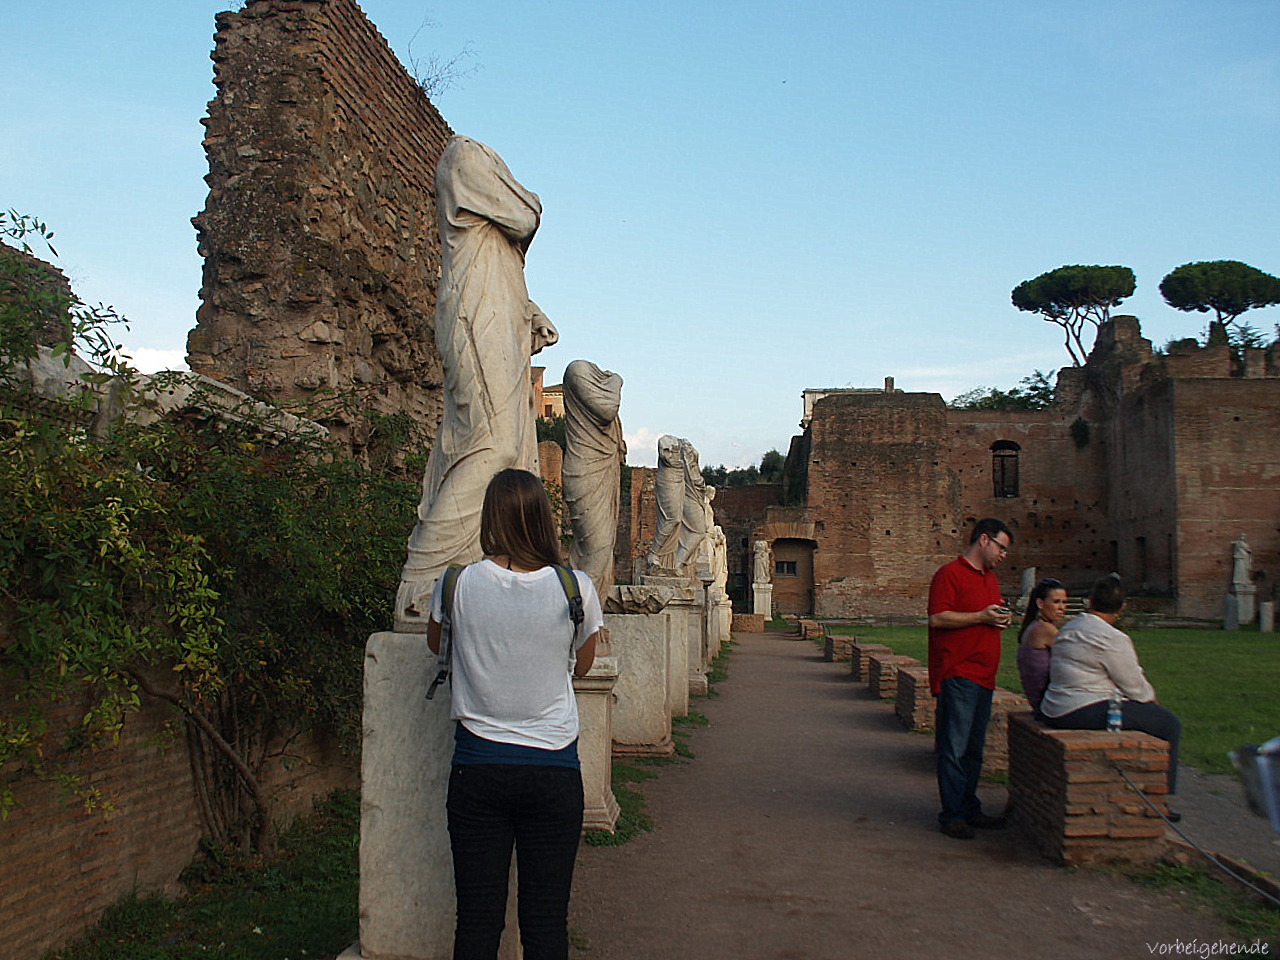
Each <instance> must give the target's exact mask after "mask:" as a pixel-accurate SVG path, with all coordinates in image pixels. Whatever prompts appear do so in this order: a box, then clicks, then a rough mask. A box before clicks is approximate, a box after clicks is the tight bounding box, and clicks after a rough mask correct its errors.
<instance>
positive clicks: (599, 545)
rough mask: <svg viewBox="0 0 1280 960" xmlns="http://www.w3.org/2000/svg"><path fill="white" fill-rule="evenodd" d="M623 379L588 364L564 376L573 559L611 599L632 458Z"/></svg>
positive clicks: (566, 488) (566, 487) (575, 364)
mask: <svg viewBox="0 0 1280 960" xmlns="http://www.w3.org/2000/svg"><path fill="white" fill-rule="evenodd" d="M621 405H622V377H620V376H618V374H616V373H611V372H610V371H608V370H601V369H600V368H599V367H598V366H596V365H595V364H594V363H591V362H590V361H589V360H575V361H573V363H571V364H569V366H568V367H567V368H566V369H565V372H564V420H565V428H564V429H565V449H564V465H563V467H562V470H561V475H562V477H563V479H564V502H565V505H566V507H567V508H568V511H569V527H570V529H571V530H572V531H573V544H572V546H571V547H570V549H569V560H570V563H572V564H573V566H574V567H576V568H577V569H579V570H583V571H585V572H586V573H587V575H588V576H590V577H591V579H592V581H593V582H594V583H595V586H596V592H597V593H598V594H599V595H600V596H602V597H603V596H607V595H608V593H609V588H610V587H611V586H613V542H614V539H615V537H616V534H617V529H618V505H619V491H618V481H619V477H620V474H621V472H622V460H623V458H624V457H625V456H626V453H627V445H626V442H625V441H624V440H623V439H622V421H621V420H619V419H618V409H619V407H620V406H621Z"/></svg>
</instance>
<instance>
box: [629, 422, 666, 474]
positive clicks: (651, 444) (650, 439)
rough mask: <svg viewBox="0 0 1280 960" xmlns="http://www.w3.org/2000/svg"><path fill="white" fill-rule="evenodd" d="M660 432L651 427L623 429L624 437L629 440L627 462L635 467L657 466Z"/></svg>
mask: <svg viewBox="0 0 1280 960" xmlns="http://www.w3.org/2000/svg"><path fill="white" fill-rule="evenodd" d="M660 436H662V434H660V433H658V431H657V430H654V429H652V428H650V427H641V428H640V429H638V430H625V429H624V430H623V431H622V438H623V439H624V440H626V441H627V463H629V464H631V465H632V466H633V467H656V466H657V465H658V437H660Z"/></svg>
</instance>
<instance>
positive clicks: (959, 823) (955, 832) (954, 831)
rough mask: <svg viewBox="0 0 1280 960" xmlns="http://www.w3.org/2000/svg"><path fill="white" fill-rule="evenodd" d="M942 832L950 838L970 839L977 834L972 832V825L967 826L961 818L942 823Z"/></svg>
mask: <svg viewBox="0 0 1280 960" xmlns="http://www.w3.org/2000/svg"><path fill="white" fill-rule="evenodd" d="M942 832H943V833H945V834H946V835H947V836H948V837H950V838H951V839H952V840H972V839H973V838H974V837H975V836H977V834H975V833H974V832H973V827H971V826H969V825H968V824H967V823H965V822H964V821H963V820H952V821H950V822H949V823H944V824H943V825H942Z"/></svg>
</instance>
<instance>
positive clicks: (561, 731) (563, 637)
mask: <svg viewBox="0 0 1280 960" xmlns="http://www.w3.org/2000/svg"><path fill="white" fill-rule="evenodd" d="M573 573H574V576H575V577H576V578H577V580H578V589H579V590H580V591H581V592H582V608H583V614H584V619H583V622H582V629H581V630H580V631H579V634H578V640H577V643H576V644H573V643H572V639H573V621H572V620H570V619H569V601H568V599H567V598H566V597H565V594H564V588H563V587H562V586H561V585H560V578H559V577H557V576H556V572H555V570H554V569H553V568H552V567H543V568H542V569H541V570H535V571H533V572H532V573H521V572H520V571H518V570H507V569H504V568H503V567H500V566H498V565H497V564H496V563H494V562H493V561H492V560H481V561H480V562H479V563H473V564H471V565H470V566H469V567H466V568H465V569H464V570H463V571H462V573H461V574H459V576H458V585H457V588H456V589H455V591H454V594H453V622H452V643H453V664H452V678H453V680H452V683H453V705H452V710H451V714H450V715H451V716H452V717H453V719H455V720H460V721H462V725H463V726H464V727H466V728H467V729H468V730H470V731H471V732H472V733H474V734H475V735H476V736H478V737H484V738H485V739H486V740H495V741H497V742H499V743H514V744H519V745H520V746H525V747H537V748H538V749H541V750H560V749H562V748H564V747H567V746H568V745H569V744H570V743H572V742H573V740H574V738H575V737H577V736H578V705H577V702H576V701H575V700H574V698H573V652H574V651H575V650H576V649H577V648H578V647H581V646H582V644H583V643H584V642H586V639H587V638H588V637H590V636H591V635H592V634H593V633H595V632H596V631H597V630H599V629H600V628H601V627H602V626H604V615H603V614H602V613H601V610H600V598H599V597H598V596H597V595H596V591H595V586H594V585H593V584H592V583H591V578H590V577H589V576H587V575H586V574H585V573H583V572H582V571H581V570H575V571H573ZM443 584H444V577H443V576H442V577H440V579H439V580H437V581H436V589H435V593H434V595H433V596H432V598H431V616H432V619H434V620H436V621H437V622H443V620H444V602H443V599H442V596H443V591H442V585H443Z"/></svg>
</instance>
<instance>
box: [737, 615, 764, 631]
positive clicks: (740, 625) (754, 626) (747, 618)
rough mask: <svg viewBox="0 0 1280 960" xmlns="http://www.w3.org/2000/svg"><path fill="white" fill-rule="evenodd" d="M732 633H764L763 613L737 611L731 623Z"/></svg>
mask: <svg viewBox="0 0 1280 960" xmlns="http://www.w3.org/2000/svg"><path fill="white" fill-rule="evenodd" d="M729 631H730V632H731V633H764V614H763V613H735V614H734V615H733V618H732V619H731V620H730V623H729Z"/></svg>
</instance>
